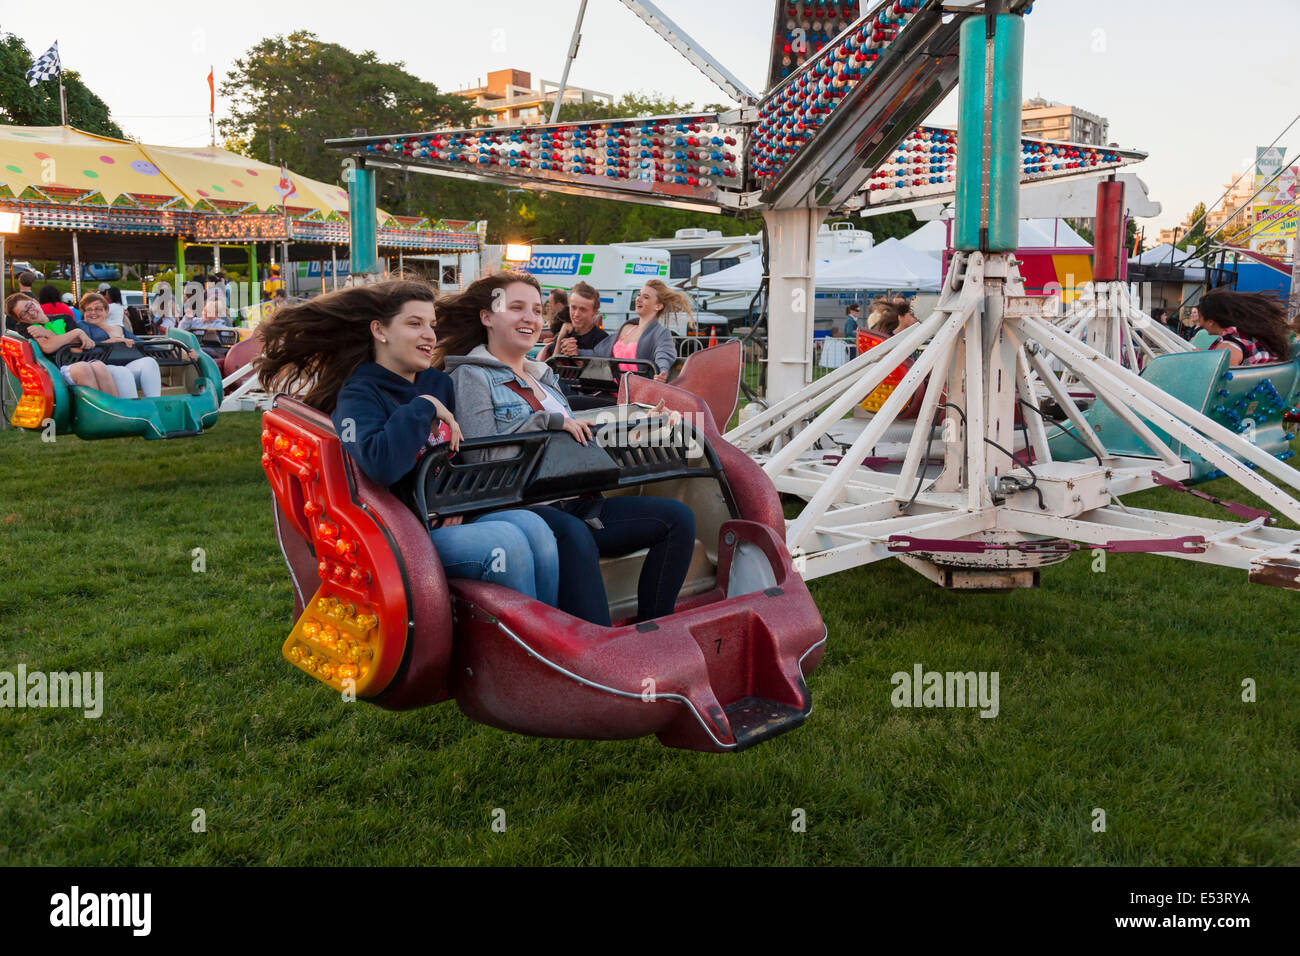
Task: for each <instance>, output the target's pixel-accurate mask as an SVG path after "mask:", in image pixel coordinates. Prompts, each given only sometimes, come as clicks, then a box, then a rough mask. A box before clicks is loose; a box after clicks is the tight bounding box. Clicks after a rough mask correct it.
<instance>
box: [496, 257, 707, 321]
mask: <svg viewBox="0 0 1300 956" xmlns="http://www.w3.org/2000/svg"><path fill="white" fill-rule="evenodd" d="M668 266H669V255H668V253H667V252H666V251H665V250H663V249H645V248H640V247H637V246H632V245H611V246H564V245H556V246H533V256H532V258H531V259H529V260H528V262H526V263H524V264H523V265H521V266H520V268H521V269H522V270H523V271H524V272H528V273H531V274H532V275H534V276H536V278H537V281H538V282H539V283H540V284H541V286H542V289H543V290H548V291H549V290H550V289H563V290H564V291H566V292H567V291H568V290H569V289H571V288H573V286H574V285H576V284H577V283H578V282H586V283H588V284H589V285H591V286H594V287H595V289H596V290H597V291H598V292H599V293H600V311H601V314H602V315H603V316H604V320H603V322H602V327H603V328H604V329H605V331H607V332H611V333H613V332H617V331H618V329H619V328H620V327H621V326H622V325H623V323H624V322H626V321H627V320H628V319H629V318H630V317H632V316H634V315H636V296H637V293H638V292H640V291H641V287H642V286H643V285H645V283H646V280H648V279H661V280H663V281H665V282H667V281H668ZM665 324H666V325H667V326H668V327H669V328H670V329H671V330H672V331H673V332H674V333H675V334H677V335H685V334H686V331H687V329H686V319H685V317H684V316H674V317H671V318H670V319H669V320H668V321H667V322H666V323H665Z"/></svg>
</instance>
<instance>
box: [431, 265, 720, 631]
mask: <svg viewBox="0 0 1300 956" xmlns="http://www.w3.org/2000/svg"><path fill="white" fill-rule="evenodd" d="M438 313H439V315H440V316H441V321H440V324H439V327H440V329H441V330H442V336H441V338H442V341H441V345H440V347H439V350H438V352H439V355H440V356H441V357H443V358H444V360H445V365H446V368H447V369H448V370H449V371H450V372H451V377H452V381H454V382H455V384H456V397H457V403H458V407H459V408H460V409H461V410H462V424H463V427H464V429H465V434H466V435H467V436H469V437H470V438H479V437H484V436H492V435H502V434H517V433H519V432H525V431H557V432H558V431H565V432H568V433H569V435H571V436H572V437H573V438H574V439H575V440H577V441H579V442H581V443H582V444H584V445H585V444H587V443H588V442H589V441H590V440H591V437H592V432H591V428H590V426H589V425H587V423H586V422H582V421H578V420H577V419H575V418H574V417H573V413H572V410H571V409H570V408H569V404H568V402H567V401H566V400H565V398H564V395H563V393H562V392H561V391H560V389H559V384H558V381H557V379H556V376H555V373H554V372H553V371H552V370H551V369H550V368H549V367H547V366H546V365H543V364H542V363H540V362H534V361H531V360H529V358H528V352H529V350H530V349H531V348H532V347H533V346H534V345H536V344H537V337H538V335H539V334H540V333H541V329H542V321H543V320H542V294H541V288H540V286H539V285H538V283H537V280H536V279H535V278H533V277H532V276H531V275H528V274H526V273H515V272H500V273H497V274H496V275H490V276H484V277H483V278H481V279H478V280H476V281H474V282H472V283H470V285H469V287H468V288H466V289H465V291H464V292H460V293H456V294H453V295H451V296H447V297H444V298H442V299H440V300H439V302H438ZM532 510H533V511H535V512H536V513H537V514H539V515H540V516H541V517H542V518H544V519H545V520H546V524H547V525H549V526H550V528H551V530H552V531H553V532H554V533H555V538H556V541H557V542H558V545H559V555H560V558H559V560H560V581H559V604H558V606H559V608H560V609H561V610H563V611H567V612H568V613H570V614H572V615H574V616H575V617H579V618H581V619H583V620H585V621H590V622H591V623H593V624H601V625H604V626H606V627H608V626H609V625H610V615H609V601H608V599H607V597H606V594H605V585H604V582H603V579H602V578H601V573H600V558H601V557H602V556H621V555H626V554H631V553H632V552H634V551H637V550H640V549H641V548H648V549H649V552H648V554H647V555H646V559H645V563H644V565H643V566H642V568H641V576H640V580H639V584H638V587H637V620H638V621H648V620H650V619H651V618H656V617H662V616H664V615H667V614H671V613H673V610H674V608H675V607H676V603H677V595H678V593H679V592H680V591H681V588H682V583H683V582H684V581H685V580H686V573H687V571H688V570H689V568H690V563H691V556H692V554H693V553H694V547H695V515H694V514H693V513H692V511H691V509H690V508H688V507H687V506H686V505H684V504H682V503H681V502H680V501H674V500H672V499H669V498H656V497H651V496H649V495H640V496H619V497H612V498H596V499H591V498H572V499H569V500H567V501H561V502H555V503H553V504H549V505H540V506H537V507H535V508H533V509H532Z"/></svg>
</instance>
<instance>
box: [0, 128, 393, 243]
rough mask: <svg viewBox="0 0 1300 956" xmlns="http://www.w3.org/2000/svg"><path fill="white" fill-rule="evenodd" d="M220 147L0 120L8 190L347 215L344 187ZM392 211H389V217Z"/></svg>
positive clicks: (0, 187)
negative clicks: (285, 183)
mask: <svg viewBox="0 0 1300 956" xmlns="http://www.w3.org/2000/svg"><path fill="white" fill-rule="evenodd" d="M288 179H289V182H290V184H291V185H292V187H293V190H292V192H290V193H289V195H288V198H287V200H285V199H284V197H283V196H282V195H281V193H280V192H279V186H280V169H279V168H278V167H276V166H271V165H269V164H267V163H261V162H258V161H257V160H253V159H249V158H247V157H246V156H240V155H239V154H237V153H232V152H230V151H229V150H226V149H222V148H221V147H218V146H205V147H199V148H189V147H175V146H149V145H145V144H142V143H133V142H130V141H127V140H120V139H113V138H111V137H107V136H98V135H95V134H93V133H85V132H82V131H81V130H78V129H74V128H73V127H71V126H52V127H50V126H0V197H2V198H14V199H17V198H29V199H41V198H48V199H51V200H54V201H58V202H83V203H90V204H99V203H102V204H105V205H110V206H111V205H133V206H134V205H143V206H147V207H152V208H168V209H176V208H180V209H208V210H210V211H213V212H255V211H256V212H265V211H270V210H279V209H281V208H282V206H288V207H289V208H290V209H291V210H301V211H308V212H314V213H315V214H316V215H318V216H321V217H331V216H333V217H341V216H346V215H347V208H348V196H347V192H346V191H344V190H343V189H341V188H339V187H337V186H332V185H330V184H328V183H322V182H318V181H316V180H314V179H308V178H307V177H306V176H299V175H297V174H295V173H292V172H289V173H288ZM385 217H386V214H385V215H381V217H380V218H381V220H382V219H383V218H385Z"/></svg>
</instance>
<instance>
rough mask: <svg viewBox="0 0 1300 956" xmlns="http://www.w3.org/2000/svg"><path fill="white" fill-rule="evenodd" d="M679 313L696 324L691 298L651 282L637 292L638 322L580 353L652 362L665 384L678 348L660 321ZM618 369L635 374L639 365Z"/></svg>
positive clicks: (656, 282) (659, 377) (628, 365)
mask: <svg viewBox="0 0 1300 956" xmlns="http://www.w3.org/2000/svg"><path fill="white" fill-rule="evenodd" d="M679 313H685V315H686V317H687V319H688V321H694V315H695V309H694V308H693V307H692V305H691V300H690V298H689V297H687V296H686V295H684V294H682V293H681V292H678V291H677V290H676V289H670V288H668V286H666V285H665V284H664V283H663V282H661V281H660V280H658V279H651V280H650V281H649V282H647V283H646V284H645V285H644V286H642V288H641V291H640V292H638V293H637V297H636V314H637V321H635V322H625V323H624V324H623V327H622V328H620V329H619V330H618V335H617V336H613V335H611V336H610V337H609V338H606V339H602V340H601V341H600V342H599V343H598V344H597V345H596V347H595V348H592V349H583V348H580V349H578V354H579V355H594V356H597V357H599V358H620V359H640V360H641V361H645V362H653V363H654V367H655V381H656V382H666V381H668V372H669V370H670V369H671V368H672V367H673V363H674V362H676V361H677V345H676V344H675V343H674V342H673V333H672V332H670V331H669V330H668V326H666V325H664V324H663V322H662V321H661V320H662V319H664V318H666V317H667V316H669V315H677V314H679ZM618 369H619V371H620V372H634V371H636V369H637V366H635V365H632V364H623V363H620V364H619V366H618Z"/></svg>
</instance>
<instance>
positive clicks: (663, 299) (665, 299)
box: [646, 279, 695, 322]
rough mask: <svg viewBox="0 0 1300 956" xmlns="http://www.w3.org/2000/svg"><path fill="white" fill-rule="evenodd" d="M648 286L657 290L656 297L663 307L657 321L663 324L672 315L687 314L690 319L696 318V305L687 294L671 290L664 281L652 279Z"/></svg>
mask: <svg viewBox="0 0 1300 956" xmlns="http://www.w3.org/2000/svg"><path fill="white" fill-rule="evenodd" d="M646 285H648V286H649V287H650V288H652V289H654V290H655V295H657V296H658V297H659V302H660V304H661V305H663V311H662V312H660V313H659V314H658V315H656V316H655V318H656V319H658V320H659V321H661V322H662V321H663V320H664V319H666V318H668V316H670V315H680V314H685V316H686V318H688V319H694V318H695V305H694V304H693V303H692V302H691V297H690V296H688V295H687V294H686V293H684V292H679V291H678V290H676V289H670V288H669V287H668V285H667V284H666V283H665V282H664V281H663V280H662V279H651V280H650V281H648V282H647V283H646Z"/></svg>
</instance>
